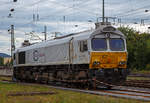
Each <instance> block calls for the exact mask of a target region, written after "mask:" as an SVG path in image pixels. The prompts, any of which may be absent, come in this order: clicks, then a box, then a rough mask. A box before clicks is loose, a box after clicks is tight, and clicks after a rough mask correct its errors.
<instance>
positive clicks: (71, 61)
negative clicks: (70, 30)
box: [69, 38, 74, 64]
mask: <svg viewBox="0 0 150 103" xmlns="http://www.w3.org/2000/svg"><path fill="white" fill-rule="evenodd" d="M73 57H74V47H73V38H71V39H70V41H69V64H73Z"/></svg>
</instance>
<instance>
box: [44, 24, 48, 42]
mask: <svg viewBox="0 0 150 103" xmlns="http://www.w3.org/2000/svg"><path fill="white" fill-rule="evenodd" d="M44 37H45V40H47V26H46V25H45V26H44Z"/></svg>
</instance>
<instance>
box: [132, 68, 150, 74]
mask: <svg viewBox="0 0 150 103" xmlns="http://www.w3.org/2000/svg"><path fill="white" fill-rule="evenodd" d="M131 73H137V74H150V70H145V69H143V70H137V69H133V70H132V71H131Z"/></svg>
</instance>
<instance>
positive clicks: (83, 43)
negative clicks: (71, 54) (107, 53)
mask: <svg viewBox="0 0 150 103" xmlns="http://www.w3.org/2000/svg"><path fill="white" fill-rule="evenodd" d="M79 49H80V52H86V51H87V50H88V46H87V40H83V41H79Z"/></svg>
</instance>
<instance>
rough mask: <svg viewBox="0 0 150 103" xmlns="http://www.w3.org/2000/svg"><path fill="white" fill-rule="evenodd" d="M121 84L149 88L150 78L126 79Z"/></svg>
mask: <svg viewBox="0 0 150 103" xmlns="http://www.w3.org/2000/svg"><path fill="white" fill-rule="evenodd" d="M123 85H124V86H131V87H140V88H150V80H128V81H126V82H125V83H124V84H123Z"/></svg>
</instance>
